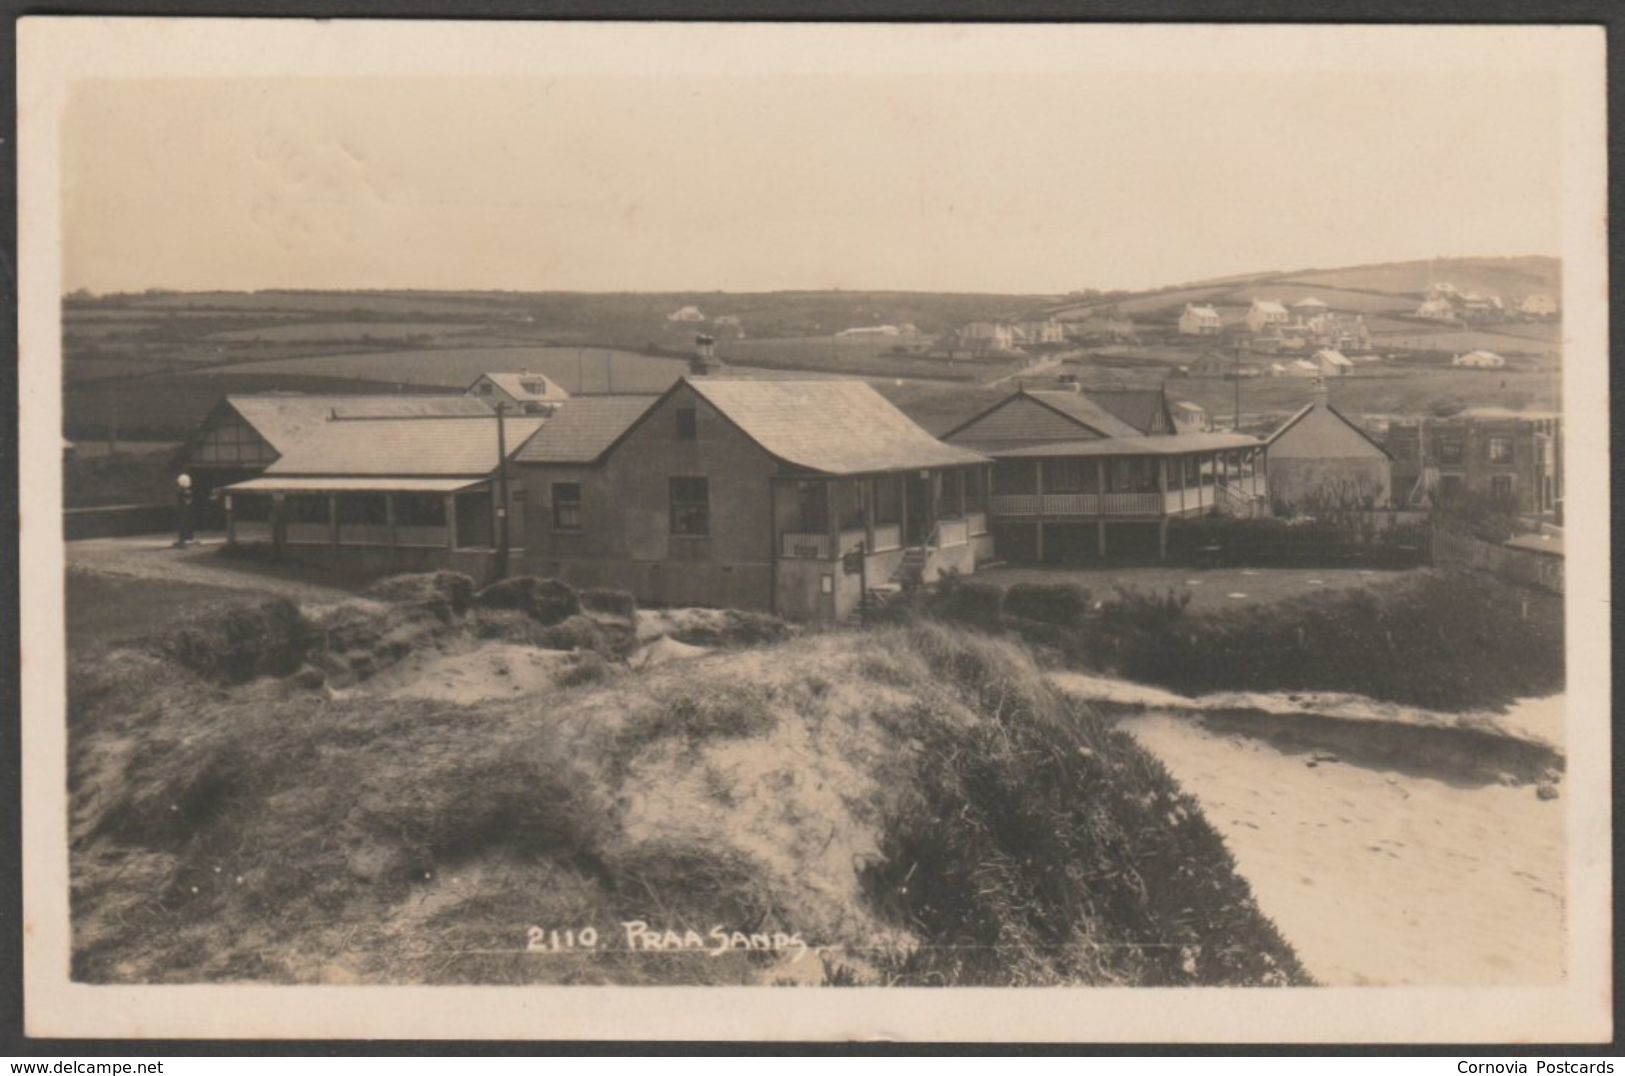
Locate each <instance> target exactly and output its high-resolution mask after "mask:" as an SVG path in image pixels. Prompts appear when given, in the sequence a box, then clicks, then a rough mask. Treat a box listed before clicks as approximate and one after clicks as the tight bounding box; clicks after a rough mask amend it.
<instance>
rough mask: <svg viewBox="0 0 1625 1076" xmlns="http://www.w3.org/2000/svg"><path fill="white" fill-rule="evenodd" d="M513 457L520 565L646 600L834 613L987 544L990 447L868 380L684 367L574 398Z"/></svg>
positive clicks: (944, 568) (972, 563) (957, 568)
mask: <svg viewBox="0 0 1625 1076" xmlns="http://www.w3.org/2000/svg"><path fill="white" fill-rule="evenodd" d="M542 434H543V435H542V436H538V437H536V438H533V439H532V440H531V441H530V442H529V443H528V444H527V445H526V446H525V448H524V450H523V451H522V452H521V453H520V455H519V457H518V466H519V469H520V470H521V471H522V472H523V484H524V488H525V491H526V497H525V504H526V509H527V512H528V518H527V521H526V525H525V532H526V546H525V554H524V561H525V565H526V569H527V570H528V571H531V572H534V573H536V574H539V575H548V576H555V577H558V578H561V579H564V580H566V581H568V582H570V583H572V584H576V585H579V586H607V587H615V588H617V589H621V590H627V591H630V592H631V593H633V594H634V595H636V596H637V597H638V599H639V600H640V601H643V602H650V603H658V604H676V605H696V604H697V605H716V606H732V607H737V608H743V609H759V610H764V611H769V612H774V613H777V614H778V615H780V616H784V617H788V618H791V619H795V620H806V621H816V622H820V623H830V622H834V621H837V620H841V619H844V618H846V617H847V616H849V615H850V614H852V613H853V612H854V611H856V610H857V609H858V607H859V603H860V602H861V601H862V599H863V597H864V589H863V588H864V585H865V584H867V585H868V586H869V587H870V588H876V587H881V586H887V585H891V584H892V583H893V582H894V581H896V582H901V581H902V580H903V579H906V578H911V577H912V575H913V574H917V575H918V576H919V577H920V578H922V579H924V580H926V581H930V580H932V579H935V578H937V577H938V576H939V575H940V574H941V573H944V572H950V571H952V572H958V573H961V574H968V573H970V572H973V571H974V570H975V568H976V565H977V562H978V561H979V560H984V559H986V558H987V557H989V556H990V555H991V552H992V539H991V537H990V536H989V535H988V533H987V515H986V510H985V506H986V494H987V471H988V468H989V461H988V460H987V459H986V458H985V457H983V456H981V455H979V454H977V453H975V452H973V451H970V450H967V449H964V448H955V447H952V446H949V445H946V444H943V443H942V442H941V441H938V440H937V439H936V438H934V437H932V436H931V435H930V434H928V433H927V432H926V431H925V430H923V429H921V428H920V427H919V426H917V425H915V424H914V423H913V422H912V421H911V420H909V419H908V418H907V417H906V416H905V415H904V414H903V413H902V412H901V411H898V410H897V409H896V408H895V407H893V406H892V405H891V404H890V403H889V402H887V400H886V399H885V398H884V397H883V396H881V395H880V394H879V393H878V392H876V391H875V390H874V389H873V388H872V387H871V386H870V385H869V384H868V383H867V382H864V381H859V380H854V379H843V378H826V379H818V380H790V379H786V380H774V379H763V380H747V379H743V378H736V377H706V376H689V377H685V378H683V379H682V380H680V381H678V382H677V383H676V384H675V385H673V386H672V387H671V388H670V389H669V390H667V391H666V392H665V393H664V394H663V395H661V396H659V397H655V398H649V397H642V398H637V399H627V398H618V397H600V398H595V399H585V398H584V399H579V400H574V401H572V402H571V404H570V406H568V407H566V408H564V409H562V410H561V411H560V412H559V414H558V415H557V416H555V417H554V418H553V419H550V420H549V421H548V423H547V424H546V425H545V426H544V427H543V428H542Z"/></svg>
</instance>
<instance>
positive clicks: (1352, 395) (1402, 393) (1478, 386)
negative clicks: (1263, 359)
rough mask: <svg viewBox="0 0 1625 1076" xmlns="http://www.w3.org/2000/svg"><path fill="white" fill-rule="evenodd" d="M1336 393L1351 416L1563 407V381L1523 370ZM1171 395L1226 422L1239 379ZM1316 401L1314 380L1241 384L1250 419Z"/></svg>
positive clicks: (1398, 381) (1419, 372)
mask: <svg viewBox="0 0 1625 1076" xmlns="http://www.w3.org/2000/svg"><path fill="white" fill-rule="evenodd" d="M1153 384H1155V383H1154V382H1153ZM1503 386H1504V387H1503ZM1330 392H1331V402H1332V404H1333V405H1334V406H1335V407H1337V408H1339V409H1342V410H1346V411H1348V412H1349V413H1351V414H1417V413H1420V412H1425V411H1429V410H1431V409H1432V408H1433V407H1435V406H1437V405H1455V406H1460V407H1505V408H1509V409H1512V410H1551V409H1555V408H1557V407H1558V406H1559V405H1558V403H1557V392H1558V385H1557V379H1556V378H1555V377H1553V376H1552V375H1550V374H1546V373H1531V372H1529V371H1523V370H1491V371H1477V370H1474V371H1467V370H1457V369H1452V368H1450V367H1442V368H1439V369H1415V368H1413V369H1407V370H1402V371H1387V372H1383V373H1379V374H1374V375H1371V376H1363V375H1357V376H1352V377H1348V378H1343V379H1340V380H1337V381H1334V382H1332V383H1331V385H1330ZM1168 394H1169V395H1170V396H1173V397H1175V398H1178V399H1185V400H1191V401H1192V402H1194V403H1199V404H1201V405H1202V406H1203V407H1205V408H1207V410H1208V414H1210V415H1215V416H1219V417H1221V418H1224V419H1226V420H1228V419H1229V417H1230V416H1231V414H1233V413H1234V407H1235V397H1236V385H1235V382H1233V381H1225V380H1223V379H1220V378H1182V379H1179V380H1172V381H1169V382H1168ZM1313 398H1314V384H1313V380H1312V379H1310V378H1296V377H1271V378H1258V379H1255V380H1251V381H1243V382H1242V383H1241V409H1242V412H1243V414H1247V415H1256V414H1261V413H1276V414H1289V413H1291V412H1292V411H1295V410H1297V409H1298V408H1300V407H1302V406H1303V405H1304V404H1306V403H1308V402H1310V400H1312V399H1313Z"/></svg>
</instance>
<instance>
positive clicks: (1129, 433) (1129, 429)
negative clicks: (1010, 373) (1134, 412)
mask: <svg viewBox="0 0 1625 1076" xmlns="http://www.w3.org/2000/svg"><path fill="white" fill-rule="evenodd" d="M1024 391H1025V393H1026V395H1028V396H1030V397H1032V398H1033V399H1035V400H1037V401H1038V402H1039V403H1041V404H1044V405H1045V406H1046V407H1049V408H1052V409H1054V410H1056V411H1059V412H1060V413H1061V414H1063V415H1065V416H1066V417H1067V418H1070V419H1072V420H1073V421H1074V422H1078V423H1081V424H1082V425H1084V426H1087V427H1089V428H1090V429H1091V430H1094V431H1095V432H1096V433H1098V434H1100V435H1101V436H1102V437H1135V436H1138V435H1140V434H1142V433H1144V431H1143V430H1141V429H1138V428H1136V427H1135V426H1134V424H1133V423H1130V422H1127V421H1125V420H1124V419H1123V418H1120V417H1119V416H1118V414H1117V413H1116V410H1115V408H1113V407H1111V406H1110V405H1108V404H1107V403H1106V402H1105V401H1104V400H1102V401H1101V402H1099V403H1096V402H1095V401H1094V400H1093V399H1091V398H1090V396H1089V395H1086V394H1084V393H1081V392H1067V391H1066V390H1064V389H1053V390H1052V389H1037V390H1034V389H1027V390H1024ZM1120 406H1121V405H1120Z"/></svg>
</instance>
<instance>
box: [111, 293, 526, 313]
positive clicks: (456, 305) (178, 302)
mask: <svg viewBox="0 0 1625 1076" xmlns="http://www.w3.org/2000/svg"><path fill="white" fill-rule="evenodd" d="M512 301H513V300H511V299H508V300H504V299H498V298H496V297H494V296H486V295H479V294H470V295H468V296H467V297H463V298H455V299H454V298H450V297H447V296H444V295H435V296H418V295H400V294H382V293H378V292H285V291H256V292H216V291H204V292H186V293H184V294H180V295H163V296H153V297H146V296H143V297H140V298H136V299H133V300H131V304H130V305H131V307H133V308H134V309H142V310H165V311H167V310H201V311H210V312H218V311H221V310H242V311H251V312H253V313H255V314H259V313H262V312H264V311H268V310H274V311H295V312H301V313H324V314H325V313H345V312H349V311H355V312H358V313H367V314H396V315H407V316H414V315H415V316H418V317H423V316H425V315H430V316H432V315H436V314H481V313H488V312H490V311H491V310H492V307H494V306H499V305H503V304H504V303H509V304H511V303H512Z"/></svg>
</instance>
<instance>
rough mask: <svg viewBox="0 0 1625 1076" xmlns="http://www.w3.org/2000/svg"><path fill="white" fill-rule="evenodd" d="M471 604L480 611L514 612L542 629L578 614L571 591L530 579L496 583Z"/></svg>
mask: <svg viewBox="0 0 1625 1076" xmlns="http://www.w3.org/2000/svg"><path fill="white" fill-rule="evenodd" d="M474 604H475V605H477V606H479V607H480V608H481V609H515V610H518V611H519V612H522V613H527V614H529V615H530V617H531V618H532V619H533V620H535V621H536V622H537V623H538V624H543V625H547V624H557V623H558V622H559V621H561V620H566V619H568V618H570V617H573V616H575V615H576V614H577V613H579V612H581V598H580V597H579V596H578V595H577V594H576V592H575V589H574V588H573V587H571V586H570V585H569V584H567V583H561V582H559V581H558V580H557V579H541V578H538V577H537V576H534V575H516V576H514V577H513V578H511V579H501V580H498V581H497V582H495V583H492V584H491V585H490V586H488V587H486V588H485V589H484V590H481V591H480V592H479V593H477V594H475V595H474Z"/></svg>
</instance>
